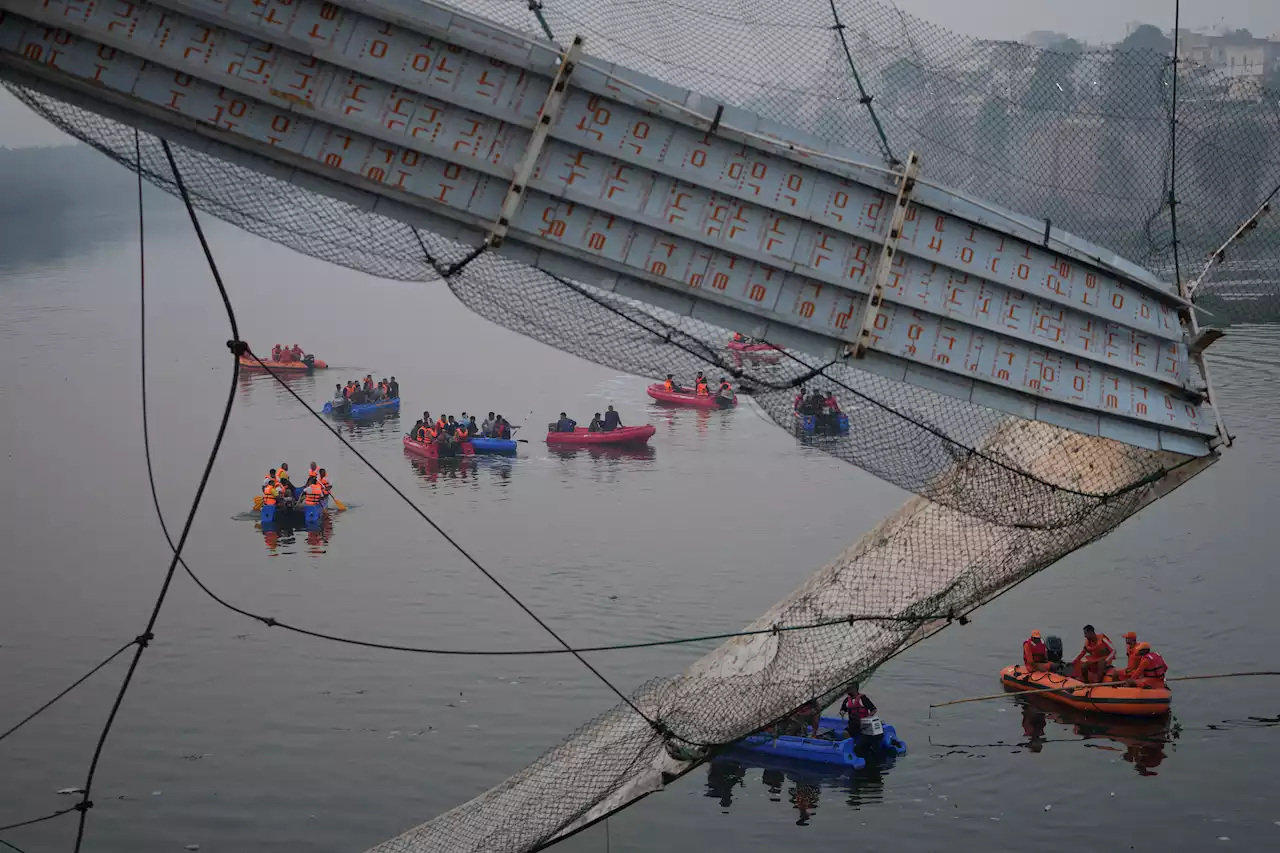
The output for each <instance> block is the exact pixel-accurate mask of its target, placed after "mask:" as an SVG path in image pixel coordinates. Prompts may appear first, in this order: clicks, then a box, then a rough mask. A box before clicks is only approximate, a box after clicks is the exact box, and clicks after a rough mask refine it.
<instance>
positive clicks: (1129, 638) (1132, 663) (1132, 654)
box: [1124, 631, 1138, 678]
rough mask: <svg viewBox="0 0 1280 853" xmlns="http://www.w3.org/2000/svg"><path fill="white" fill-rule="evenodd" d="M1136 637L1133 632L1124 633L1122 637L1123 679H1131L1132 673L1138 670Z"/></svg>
mask: <svg viewBox="0 0 1280 853" xmlns="http://www.w3.org/2000/svg"><path fill="white" fill-rule="evenodd" d="M1137 647H1138V635H1137V634H1136V633H1135V632H1133V631H1126V632H1125V635H1124V651H1125V656H1124V659H1125V667H1124V677H1125V678H1132V677H1133V673H1134V672H1135V671H1136V670H1137V668H1138V652H1137V651H1136V650H1137Z"/></svg>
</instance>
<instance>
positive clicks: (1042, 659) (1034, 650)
mask: <svg viewBox="0 0 1280 853" xmlns="http://www.w3.org/2000/svg"><path fill="white" fill-rule="evenodd" d="M1022 663H1023V665H1024V666H1026V668H1027V671H1028V672H1048V671H1049V669H1050V668H1051V666H1052V664H1050V663H1049V648H1048V646H1046V645H1045V644H1044V640H1042V639H1040V632H1039V631H1032V632H1031V636H1030V637H1028V638H1027V639H1025V640H1023V641H1022Z"/></svg>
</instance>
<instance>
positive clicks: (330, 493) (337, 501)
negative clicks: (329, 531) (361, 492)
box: [329, 491, 347, 512]
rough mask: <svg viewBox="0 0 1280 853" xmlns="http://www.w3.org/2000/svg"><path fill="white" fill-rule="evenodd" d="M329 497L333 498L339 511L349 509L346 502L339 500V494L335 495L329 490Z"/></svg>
mask: <svg viewBox="0 0 1280 853" xmlns="http://www.w3.org/2000/svg"><path fill="white" fill-rule="evenodd" d="M329 497H331V498H333V505H334V507H335V508H336V509H337V510H338V512H346V511H347V505H346V504H344V503H343V502H342V501H340V500H338V496H337V495H335V494H334V493H333V492H332V491H330V492H329Z"/></svg>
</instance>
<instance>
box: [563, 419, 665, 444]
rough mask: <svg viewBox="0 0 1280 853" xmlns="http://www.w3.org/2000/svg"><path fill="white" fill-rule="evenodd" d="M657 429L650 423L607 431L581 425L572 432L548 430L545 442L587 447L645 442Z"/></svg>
mask: <svg viewBox="0 0 1280 853" xmlns="http://www.w3.org/2000/svg"><path fill="white" fill-rule="evenodd" d="M552 426H554V424H552ZM657 431H658V430H657V429H656V428H655V427H654V426H653V425H652V424H644V425H642V426H629V427H618V428H617V429H611V430H609V431H608V432H590V431H589V430H587V429H585V428H583V427H578V428H577V429H575V430H574V431H573V432H554V431H553V432H548V433H547V444H550V445H553V446H555V445H559V446H561V447H589V446H592V445H600V444H633V445H634V444H647V443H648V441H649V439H650V438H652V437H653V434H654V433H655V432H657Z"/></svg>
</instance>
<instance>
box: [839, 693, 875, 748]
mask: <svg viewBox="0 0 1280 853" xmlns="http://www.w3.org/2000/svg"><path fill="white" fill-rule="evenodd" d="M875 715H876V703H875V702H872V701H871V697H870V696H867V695H866V694H865V693H862V692H861V691H859V690H858V682H856V681H854V682H852V683H850V684H849V686H848V687H847V688H845V691H844V699H843V700H841V702H840V716H842V717H847V718H848V732H849V737H851V738H853V739H854V747H853V749H854V752H856V753H858V754H865V752H866V748H867V747H869V746H872V745H873V744H874V740H875V735H864V734H863V733H862V721H863V720H865V719H866V718H867V717H874V716H875Z"/></svg>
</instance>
